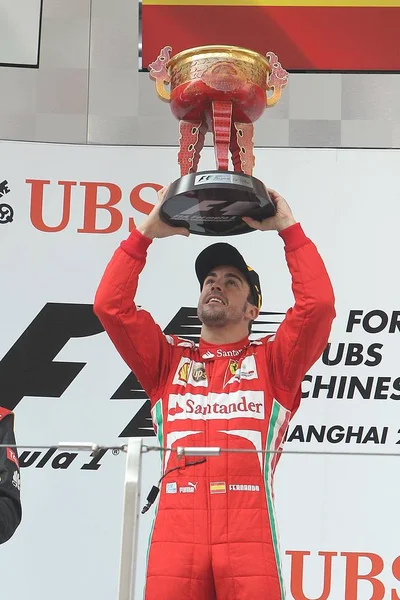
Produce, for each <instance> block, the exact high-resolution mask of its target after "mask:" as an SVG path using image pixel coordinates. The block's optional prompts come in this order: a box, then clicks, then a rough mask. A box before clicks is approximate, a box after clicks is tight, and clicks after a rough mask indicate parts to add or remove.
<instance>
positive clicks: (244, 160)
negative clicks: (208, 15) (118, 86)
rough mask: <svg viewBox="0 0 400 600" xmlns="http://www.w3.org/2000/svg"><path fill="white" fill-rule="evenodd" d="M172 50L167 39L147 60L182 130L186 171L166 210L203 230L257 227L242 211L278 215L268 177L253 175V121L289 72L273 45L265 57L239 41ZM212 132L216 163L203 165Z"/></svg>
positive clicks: (170, 218) (177, 221)
mask: <svg viewBox="0 0 400 600" xmlns="http://www.w3.org/2000/svg"><path fill="white" fill-rule="evenodd" d="M171 51H172V48H171V47H170V46H166V47H165V48H163V49H162V50H161V52H160V55H159V56H158V58H157V60H155V61H154V62H153V63H150V65H149V70H150V77H151V78H152V79H154V80H155V81H156V90H157V93H158V95H159V96H160V98H162V99H163V100H166V101H168V102H170V106H171V111H172V113H173V115H174V116H175V117H176V118H177V119H178V120H179V132H180V138H179V146H180V149H179V154H178V163H179V165H180V170H181V177H180V179H177V180H176V181H174V182H173V183H172V184H171V185H170V187H169V189H168V192H167V194H166V196H165V199H164V201H163V204H162V207H161V210H160V216H161V218H162V219H163V220H164V221H165V222H166V223H168V224H170V225H173V226H175V227H187V228H188V229H189V231H190V232H191V233H194V234H198V235H209V236H212V235H218V236H225V235H236V234H240V233H248V232H250V231H254V230H253V229H252V228H250V227H249V226H248V225H247V224H246V223H245V222H244V221H243V220H242V216H249V217H253V219H257V220H260V221H261V220H263V219H265V218H267V217H270V216H273V215H274V214H275V205H274V203H273V202H272V200H271V198H270V197H269V194H268V192H267V190H266V188H265V186H264V184H263V183H262V182H261V181H260V180H259V179H256V178H255V177H253V176H252V172H253V168H254V164H255V158H254V153H253V131H254V126H253V123H254V121H256V120H257V119H258V118H259V117H260V116H261V115H262V113H263V112H264V109H265V108H266V107H267V108H269V107H271V106H274V104H276V103H277V102H278V100H279V99H280V97H281V92H282V88H283V87H284V86H285V85H286V84H287V80H288V72H287V71H285V69H283V68H282V66H281V65H280V63H279V61H278V57H277V56H276V55H275V54H274V53H273V52H268V53H267V54H266V57H264V56H262V55H261V54H258V53H257V52H253V51H252V50H247V49H245V48H239V47H236V46H202V47H199V48H191V49H189V50H184V51H183V52H180V53H179V54H176V55H175V56H173V57H172V58H171ZM165 84H167V85H168V84H170V91H168V90H167V89H166V87H165ZM207 132H211V133H212V134H213V136H214V149H215V160H216V167H217V170H213V171H197V166H198V163H199V158H200V152H201V150H202V148H203V146H204V139H205V135H206V133H207ZM229 153H230V154H231V159H232V164H233V171H231V170H229Z"/></svg>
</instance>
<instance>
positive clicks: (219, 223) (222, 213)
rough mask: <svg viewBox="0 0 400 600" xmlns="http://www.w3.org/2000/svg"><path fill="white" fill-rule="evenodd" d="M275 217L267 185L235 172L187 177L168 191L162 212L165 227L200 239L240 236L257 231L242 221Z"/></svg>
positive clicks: (207, 172)
mask: <svg viewBox="0 0 400 600" xmlns="http://www.w3.org/2000/svg"><path fill="white" fill-rule="evenodd" d="M275 213H276V209H275V205H274V203H273V202H272V200H271V198H270V196H269V194H268V192H267V190H266V189H265V186H264V184H263V183H262V182H261V181H260V180H259V179H256V178H255V177H252V176H251V175H245V174H244V173H236V172H232V171H201V172H197V173H190V174H189V175H184V176H183V177H181V178H180V179H177V180H176V181H174V182H173V183H172V184H171V185H170V186H169V188H168V191H167V194H166V195H165V198H164V200H163V203H162V205H161V208H160V217H161V219H162V220H163V221H164V223H168V225H172V226H173V227H186V228H187V229H189V231H190V232H191V233H194V234H197V235H209V236H212V235H219V236H223V235H238V234H241V233H249V232H251V231H254V229H252V228H251V227H249V226H248V225H247V224H246V223H245V222H244V221H243V220H242V217H252V218H253V219H256V220H257V221H262V220H263V219H266V218H267V217H272V216H274V215H275Z"/></svg>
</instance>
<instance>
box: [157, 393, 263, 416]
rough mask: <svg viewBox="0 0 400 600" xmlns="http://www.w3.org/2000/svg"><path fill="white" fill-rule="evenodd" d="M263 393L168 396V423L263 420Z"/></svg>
mask: <svg viewBox="0 0 400 600" xmlns="http://www.w3.org/2000/svg"><path fill="white" fill-rule="evenodd" d="M264 416H265V409H264V393H263V392H261V391H250V390H246V391H240V390H238V391H237V392H233V393H231V394H213V393H211V394H208V396H203V395H200V394H182V395H180V394H170V396H169V398H168V421H175V420H185V419H193V420H201V419H235V418H251V419H264Z"/></svg>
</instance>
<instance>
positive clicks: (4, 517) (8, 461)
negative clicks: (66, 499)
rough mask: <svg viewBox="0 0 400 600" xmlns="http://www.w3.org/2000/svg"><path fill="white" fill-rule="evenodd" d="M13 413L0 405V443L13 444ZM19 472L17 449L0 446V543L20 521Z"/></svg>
mask: <svg viewBox="0 0 400 600" xmlns="http://www.w3.org/2000/svg"><path fill="white" fill-rule="evenodd" d="M13 422H14V415H13V413H12V412H11V411H9V410H7V409H6V408H3V407H1V406H0V444H1V445H6V444H9V445H10V446H15V437H14V429H13ZM20 487H21V484H20V474H19V463H18V456H17V451H16V449H15V448H11V447H4V448H2V447H0V544H3V543H4V542H7V541H8V540H9V539H10V538H11V537H12V536H13V535H14V533H15V530H16V529H17V527H18V525H19V524H20V522H21V515H22V510H21V499H20Z"/></svg>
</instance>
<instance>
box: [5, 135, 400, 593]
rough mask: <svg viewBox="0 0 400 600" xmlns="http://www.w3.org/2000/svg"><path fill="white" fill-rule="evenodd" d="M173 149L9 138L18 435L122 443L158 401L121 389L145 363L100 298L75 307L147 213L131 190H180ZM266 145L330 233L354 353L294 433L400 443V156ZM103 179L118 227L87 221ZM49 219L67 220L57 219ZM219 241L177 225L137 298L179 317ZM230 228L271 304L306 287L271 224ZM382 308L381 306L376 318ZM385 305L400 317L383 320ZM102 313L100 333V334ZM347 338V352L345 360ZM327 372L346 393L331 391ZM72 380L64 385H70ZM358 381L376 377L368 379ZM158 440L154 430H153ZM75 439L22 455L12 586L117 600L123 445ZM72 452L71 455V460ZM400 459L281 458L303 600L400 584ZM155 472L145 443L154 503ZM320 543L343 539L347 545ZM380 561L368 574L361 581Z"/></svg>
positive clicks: (299, 204) (294, 574)
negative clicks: (79, 451)
mask: <svg viewBox="0 0 400 600" xmlns="http://www.w3.org/2000/svg"><path fill="white" fill-rule="evenodd" d="M176 157H177V149H176V148H152V147H135V148H133V147H129V148H128V147H93V146H89V147H86V146H82V147H80V146H62V145H40V144H28V143H14V142H2V143H1V144H0V171H1V172H0V205H1V204H4V203H6V204H7V205H8V207H6V208H4V207H3V209H2V207H1V206H0V240H1V242H0V243H1V252H2V259H3V260H2V270H1V277H2V294H1V298H0V307H1V314H2V317H3V318H2V319H1V324H0V327H1V335H0V357H3V358H2V360H1V361H0V392H1V398H2V400H1V401H0V404H5V405H6V406H7V405H9V404H10V403H12V402H14V403H17V406H16V409H15V413H16V434H17V438H18V441H19V443H20V444H25V445H29V444H31V445H37V444H50V445H51V444H54V443H57V442H58V441H65V440H90V441H94V442H97V443H104V444H106V443H110V444H115V443H120V442H123V441H124V440H125V439H126V438H119V437H118V436H119V435H120V433H121V432H122V431H123V430H124V428H125V427H126V425H127V424H128V423H129V422H130V421H131V419H132V417H133V416H134V415H135V413H137V411H138V410H139V409H140V408H141V407H142V405H143V403H144V402H145V400H144V399H129V398H125V399H119V400H116V399H114V400H111V397H112V396H113V395H114V394H115V392H116V390H117V389H118V388H119V387H120V386H121V384H122V383H123V382H124V380H125V378H126V377H127V376H128V374H129V369H128V368H127V367H126V366H125V364H124V363H123V362H122V360H121V359H120V357H119V356H118V355H117V353H116V351H115V350H114V348H113V346H112V345H111V343H110V342H109V340H108V338H107V337H106V335H105V334H104V333H96V331H94V330H93V328H94V329H95V326H94V325H93V323H95V320H91V318H90V317H88V315H89V313H90V306H89V307H87V310H86V312H85V308H83V309H82V310H83V311H84V317H82V315H81V312H79V315H78V313H75V312H72V313H70V312H68V311H70V310H72V311H74V309H75V308H76V305H78V306H79V305H90V304H91V303H92V301H93V298H94V294H95V290H96V287H97V284H98V282H99V280H100V277H101V275H102V272H103V270H104V268H105V266H106V263H107V261H108V260H109V258H110V257H111V254H112V252H113V251H114V249H115V248H116V247H117V246H118V244H119V243H120V241H121V240H122V239H124V238H125V237H127V235H128V232H129V231H128V230H129V223H128V219H129V217H133V218H134V219H135V220H137V221H138V222H140V220H141V219H143V218H144V217H143V214H141V213H140V212H139V211H138V210H136V209H134V208H132V206H131V204H130V195H131V191H132V190H133V189H134V188H136V186H139V185H141V184H146V183H149V184H151V185H152V184H157V185H165V184H167V183H169V182H170V181H171V180H173V179H175V178H176V177H178V166H177V159H176ZM256 157H257V165H256V171H255V175H256V176H257V177H259V178H260V179H262V180H263V181H264V182H265V183H266V184H267V185H269V186H270V187H273V188H275V189H277V190H279V191H280V193H281V194H282V195H284V196H285V197H286V198H287V200H288V202H289V203H290V205H291V207H292V209H293V212H294V214H295V216H296V218H297V219H298V220H299V221H301V223H302V225H303V228H304V230H305V231H306V233H307V235H309V236H310V237H311V238H312V239H313V241H314V242H315V243H316V244H317V247H318V248H319V250H320V252H321V254H322V256H323V258H324V260H325V263H326V265H327V268H328V271H329V273H330V275H331V278H332V282H333V285H334V289H335V293H336V308H337V313H338V315H337V318H336V320H335V322H334V326H333V330H332V335H331V339H330V342H331V345H332V346H331V349H330V353H329V359H330V361H331V362H334V363H337V364H331V365H328V364H324V361H322V360H319V361H318V362H317V363H316V365H315V366H314V367H313V368H312V370H311V371H310V373H309V380H307V381H306V382H305V383H304V388H303V389H304V392H305V394H307V393H308V392H309V394H308V397H305V398H304V399H303V403H302V406H301V408H300V410H299V411H298V413H297V415H296V417H295V419H294V420H293V422H292V424H291V427H290V431H289V440H290V441H288V442H287V444H286V446H285V448H286V449H287V450H301V451H311V450H314V451H322V450H326V451H335V452H338V451H354V452H362V453H366V452H377V453H382V452H393V453H397V452H398V445H397V443H398V442H399V440H400V434H399V433H398V430H399V428H400V407H399V402H398V401H399V400H400V380H397V379H398V378H399V377H400V367H399V366H398V348H399V330H398V328H397V327H395V326H394V327H392V330H393V331H392V332H391V331H390V323H391V320H392V313H393V312H394V311H399V310H400V306H399V292H400V284H399V280H398V276H397V270H396V259H397V256H398V254H399V234H398V222H399V216H400V209H399V200H400V170H399V168H398V164H399V158H400V155H399V152H396V151H382V150H368V151H359V150H358V151H352V150H340V151H337V150H321V149H318V150H302V149H279V150H277V149H258V150H257V151H256ZM213 166H214V162H213V151H212V149H211V148H207V149H206V150H205V151H204V154H203V157H202V160H201V164H200V168H203V167H204V168H212V167H213ZM3 180H4V181H5V182H7V183H4V181H3ZM2 181H3V184H2V183H1V182H2ZM40 181H42V182H43V181H45V182H50V183H45V184H44V183H40ZM58 182H74V183H73V184H71V183H63V184H59V183H58ZM94 182H97V184H99V185H98V186H97V188H96V186H95V185H94ZM42 189H43V190H44V193H43V211H42V210H41V207H40V202H41V190H42ZM96 189H97V192H98V196H97V199H98V203H99V204H101V203H105V202H107V201H108V200H109V198H110V194H112V198H113V201H114V202H116V204H115V205H114V214H113V221H112V226H113V227H114V229H115V231H113V232H111V233H99V232H97V233H87V232H85V231H88V230H90V229H93V227H92V226H93V223H92V224H90V222H89V221H90V214H91V211H90V206H89V205H90V203H91V202H93V201H94V200H95V198H96V197H95V193H96ZM6 190H9V191H8V192H6ZM64 190H67V191H68V190H70V191H71V204H70V214H69V211H66V212H65V215H64V216H65V219H64V223H63V227H61V226H59V225H60V223H61V220H62V212H63V210H62V209H63V192H64ZM2 194H3V195H2ZM120 196H121V198H120V200H119V201H118V202H117V200H118V199H119V197H120ZM132 197H134V198H136V197H137V194H136V192H134V193H133V195H132ZM155 197H156V196H155V191H154V190H153V189H151V187H146V188H144V189H143V190H142V191H141V198H142V199H143V200H144V201H147V202H150V203H151V202H154V201H155ZM135 206H136V207H138V206H139V204H138V203H137V201H136V202H135ZM10 207H11V208H10ZM12 211H13V213H14V215H13V220H12V222H9V217H10V215H11V212H12ZM117 211H119V212H117ZM92 212H93V211H92ZM119 213H120V214H121V217H119V216H118V215H119ZM84 215H86V217H84ZM41 221H42V223H41ZM119 221H121V223H119ZM64 225H65V227H64ZM109 225H110V214H109V212H108V211H107V210H104V209H102V210H99V211H98V212H97V219H96V223H95V228H97V229H107V228H109ZM46 228H47V229H49V228H53V231H43V229H46ZM41 229H42V230H41ZM57 229H58V231H55V230H57ZM78 230H84V231H83V232H82V231H80V232H79V231H78ZM212 241H215V240H210V239H207V238H202V237H197V236H191V237H190V238H189V239H186V238H183V237H176V238H171V239H166V240H158V241H155V242H154V243H153V245H152V246H151V247H150V250H149V259H148V265H147V268H146V270H145V271H144V273H143V275H142V277H141V283H140V291H139V294H138V302H139V303H140V304H142V305H144V306H145V307H146V308H147V309H148V310H150V311H151V312H152V314H153V315H154V317H155V319H156V320H157V321H158V322H159V324H160V325H161V326H162V327H165V326H166V325H168V323H170V321H171V320H172V318H173V317H174V316H175V315H176V313H177V312H178V311H179V309H180V308H181V307H195V306H196V304H197V295H198V286H197V281H196V278H195V275H194V272H193V263H194V260H195V257H196V256H197V254H198V252H199V251H200V250H201V249H202V248H204V247H205V246H206V245H208V244H209V243H211V242H212ZM229 241H230V242H231V243H233V244H234V245H236V246H237V247H238V248H239V250H240V251H242V252H243V253H244V254H245V256H246V259H247V261H248V263H249V264H251V265H252V266H254V268H255V269H256V270H257V271H258V272H259V274H260V276H261V281H262V284H263V293H264V305H263V310H264V311H277V312H284V311H286V310H287V308H289V306H290V305H291V303H292V293H291V289H290V277H289V274H288V271H287V268H286V263H285V260H284V253H283V243H282V241H281V239H280V238H279V237H278V236H277V234H276V233H275V232H268V233H261V232H255V233H252V234H248V235H243V236H237V237H234V238H231V239H230V240H229ZM47 303H54V305H56V306H55V307H54V306H51V307H50V308H49V307H47V309H46V310H47V311H49V314H50V313H51V315H52V316H50V317H48V318H47V320H46V319H42V320H41V326H40V327H36V329H34V330H33V329H32V328H30V329H29V330H28V333H29V335H28V334H26V335H25V337H23V338H21V336H22V334H23V333H24V331H25V330H26V329H27V328H28V327H29V326H30V325H31V323H32V322H33V321H34V320H35V319H36V317H37V315H38V314H39V313H40V311H41V310H42V309H43V308H44V306H45V305H46V304H47ZM68 304H72V305H75V306H74V307H72V308H71V307H68V306H67V307H65V306H64V307H63V308H62V310H61V312H60V305H68ZM78 310H80V309H79V308H78ZM52 311H53V312H52ZM351 311H357V312H351ZM371 311H378V312H376V313H372V314H371V315H368V313H370V312H371ZM67 314H71V315H72V317H71V316H70V319H71V324H70V326H71V327H73V332H72V334H71V335H72V337H71V339H69V340H68V339H63V341H61V342H59V350H57V353H56V358H55V361H54V363H51V360H52V359H53V357H55V355H54V356H53V355H52V356H50V357H49V356H47V355H46V352H47V351H48V349H49V347H50V346H51V345H52V344H53V342H54V339H55V338H57V335H59V337H60V339H62V333H61V334H58V333H57V332H58V331H59V330H63V319H64V321H65V319H66V315H67ZM75 314H76V315H78V316H79V319H81V318H82V319H83V321H85V323H86V324H85V323H84V324H83V325H82V324H81V323H80V321H79V319H78V317H77V320H78V321H79V323H78V324H77V325H76V319H75V318H74V317H73V315H75ZM54 315H55V316H54ZM386 316H387V319H388V324H387V326H386V327H383V326H384V324H385V321H386ZM364 317H365V318H364ZM85 319H86V320H85ZM349 319H350V321H351V323H352V324H350V325H349ZM39 320H40V319H39ZM359 321H360V322H359ZM395 321H396V315H395ZM35 323H38V321H35ZM88 323H89V325H88ZM380 323H383V326H382V330H380V329H379V324H380ZM86 327H88V328H89V329H90V328H92V329H91V333H93V335H87V332H86V333H85V331H84V330H85V328H86ZM75 329H76V330H75ZM346 329H347V331H346ZM79 331H81V333H79ZM374 331H375V332H374ZM55 332H56V333H55ZM82 332H83V333H82ZM64 333H65V331H64ZM68 337H69V335H67V338H68ZM27 338H29V340H30V343H29V344H28V343H27V342H26V339H27ZM32 340H33V341H32ZM340 344H342V346H339V345H340ZM351 344H353V346H351ZM355 344H357V346H355ZM373 344H374V345H375V346H373V347H372V348H371V345H373ZM11 349H13V350H11ZM10 350H11V352H10ZM17 350H18V351H17ZM339 350H340V351H343V358H342V360H337V361H336V360H334V359H335V357H336V355H337V353H338V351H339ZM346 356H347V363H350V364H346ZM339 358H340V353H339ZM366 361H367V364H365V362H366ZM368 361H369V362H370V364H368ZM60 362H62V363H66V368H67V370H68V369H69V368H70V367H71V363H80V364H81V365H83V366H82V368H81V370H80V372H79V373H75V375H76V376H71V377H70V380H68V377H66V379H67V380H68V381H67V383H66V384H65V385H64V386H62V385H61V384H60V377H61V379H62V378H63V377H64V375H65V372H64V375H62V369H64V368H65V365H64V366H62V365H61V371H60V372H59V371H55V369H57V364H56V363H60ZM325 362H329V361H327V360H325ZM78 370H79V369H78ZM60 373H61V374H60ZM10 374H11V375H10ZM35 377H36V379H35ZM318 377H320V378H321V379H318ZM334 377H336V380H334V379H333V378H334ZM32 378H33V379H34V382H33V383H32V382H31V380H32ZM396 380H397V382H396ZM318 382H319V383H320V384H321V383H322V385H325V386H326V387H327V386H329V385H330V386H331V389H330V390H328V389H326V387H325V389H324V388H323V387H322V388H321V386H319V389H318ZM58 384H60V386H59V387H61V388H62V389H61V391H60V390H59V391H58V392H54V386H55V387H57V385H58ZM357 385H358V388H357V387H355V386H357ZM360 386H364V388H366V392H364V394H362V393H360V391H359V388H360ZM368 386H369V387H368ZM64 388H65V389H64ZM352 388H353V391H352ZM44 390H48V391H47V392H46V393H44ZM363 395H364V397H363ZM19 396H23V397H22V399H21V401H20V402H19ZM51 396H53V397H51ZM58 396H59V397H58ZM313 396H314V397H313ZM328 396H330V397H328ZM324 425H325V426H326V430H325V435H324V436H323V440H322V441H317V439H316V438H315V436H314V437H313V436H311V439H310V441H307V434H308V433H309V427H310V426H314V427H315V428H316V430H317V431H318V432H321V427H322V426H324ZM350 428H352V429H350ZM361 428H363V429H361ZM371 428H373V429H371ZM340 433H342V434H343V435H342V438H343V439H341V437H340V435H338V434H340ZM351 434H353V435H351ZM346 439H347V442H346ZM367 440H369V441H367ZM147 441H149V442H151V443H153V442H155V438H148V440H147ZM376 442H379V443H376ZM59 454H60V453H56V454H54V456H52V457H51V458H50V460H49V462H47V463H46V464H44V466H40V465H41V463H40V459H41V458H42V457H43V455H44V453H42V454H41V456H40V457H39V456H38V457H37V458H36V459H35V457H34V456H32V454H26V455H25V456H24V462H25V463H27V464H29V462H31V463H32V464H30V466H26V467H25V468H23V469H22V499H23V504H24V518H23V523H22V525H21V527H20V528H19V529H18V531H17V533H16V534H15V536H14V538H13V539H12V540H11V541H10V542H9V543H7V544H4V545H2V546H0V558H1V565H2V591H3V594H4V597H11V595H12V596H13V598H15V599H16V600H26V599H27V598H29V599H30V600H39V599H40V600H54V596H55V595H56V596H57V600H70V598H71V597H74V598H75V599H76V600H81V599H82V600H83V599H86V598H96V600H103V599H104V600H110V599H111V598H116V587H117V577H118V563H119V542H120V522H121V513H122V484H123V474H124V460H123V457H122V456H112V455H111V454H106V455H105V456H104V457H103V458H102V459H101V460H100V461H99V462H100V467H99V468H98V469H97V470H94V469H82V468H81V467H82V465H83V464H85V463H87V462H89V461H90V458H89V457H88V456H83V455H79V456H77V457H75V458H73V457H70V458H69V459H67V457H64V458H58V459H57V456H58V455H59ZM71 460H72V462H71V464H69V462H70V461H71ZM52 461H55V462H53V463H52ZM60 464H63V466H64V468H54V467H57V466H59V465H60ZM399 464H400V463H399V459H398V458H385V457H365V456H354V457H348V456H331V457H326V456H310V455H308V456H307V455H299V456H292V455H290V454H288V455H287V456H283V457H282V459H281V461H280V464H279V467H278V470H277V476H276V486H275V487H276V503H277V513H278V519H279V523H280V532H281V546H282V553H283V560H284V571H285V575H286V585H287V590H288V598H289V599H294V600H308V599H318V600H343V599H345V600H369V599H373V600H382V599H383V598H385V599H386V598H387V599H391V600H396V599H398V598H400V558H399V559H398V560H397V561H396V559H397V557H398V555H399V554H400V553H399V548H398V533H399V531H398V529H399V526H398V506H399V501H400V485H399V483H400V476H399V475H398V472H399ZM66 466H67V468H65V467H66ZM158 472H159V470H158V456H157V455H156V454H155V453H154V454H151V455H149V456H145V460H144V474H143V479H144V481H143V488H142V500H143V503H144V498H145V496H146V495H147V493H148V491H149V489H150V487H151V486H152V485H153V483H156V482H157V479H158ZM152 516H153V511H149V513H147V514H146V515H144V516H142V517H141V518H140V550H139V565H138V579H137V594H136V595H137V598H141V590H142V587H143V582H144V565H145V554H146V546H147V538H148V533H149V530H150V525H151V521H152ZM320 552H323V553H330V558H326V556H325V557H324V555H321V556H319V555H318V554H319V553H320ZM303 558H304V561H303ZM324 560H325V564H324ZM329 560H331V566H332V569H331V574H330V573H329V568H328V567H329ZM395 561H396V562H395ZM393 563H394V566H393V568H392V565H393ZM324 567H325V568H324ZM370 573H371V577H364V578H363V577H362V576H363V575H364V576H367V575H368V574H370ZM373 577H374V578H373ZM392 590H395V591H394V592H393V593H392ZM396 592H397V594H396Z"/></svg>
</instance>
